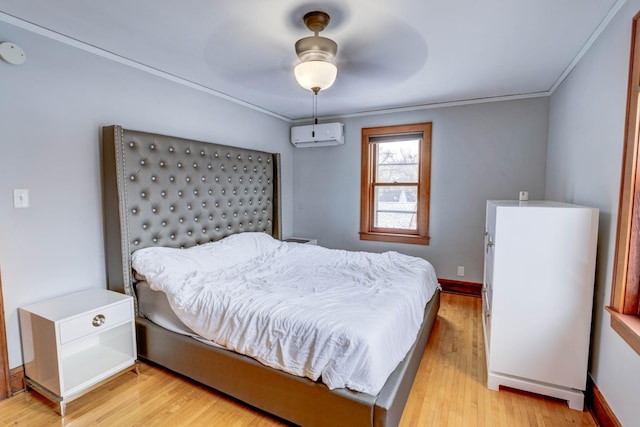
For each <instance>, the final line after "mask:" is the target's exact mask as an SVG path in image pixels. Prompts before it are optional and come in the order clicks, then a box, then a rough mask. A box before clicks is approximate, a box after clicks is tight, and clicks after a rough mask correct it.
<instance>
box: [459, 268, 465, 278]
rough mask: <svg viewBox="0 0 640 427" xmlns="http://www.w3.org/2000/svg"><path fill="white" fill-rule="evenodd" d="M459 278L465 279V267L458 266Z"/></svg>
mask: <svg viewBox="0 0 640 427" xmlns="http://www.w3.org/2000/svg"><path fill="white" fill-rule="evenodd" d="M458 276H460V277H464V267H463V266H461V265H459V266H458Z"/></svg>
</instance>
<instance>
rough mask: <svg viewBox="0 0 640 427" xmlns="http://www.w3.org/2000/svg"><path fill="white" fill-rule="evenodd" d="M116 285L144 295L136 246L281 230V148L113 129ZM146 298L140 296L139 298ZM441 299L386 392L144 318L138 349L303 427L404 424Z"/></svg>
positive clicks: (108, 203)
mask: <svg viewBox="0 0 640 427" xmlns="http://www.w3.org/2000/svg"><path fill="white" fill-rule="evenodd" d="M102 148H103V150H102V151H103V159H102V160H103V162H102V163H103V189H104V197H103V200H104V212H105V219H104V221H105V244H106V258H107V259H106V262H107V276H108V287H109V289H111V290H115V291H119V292H124V293H127V294H129V295H132V296H133V297H134V301H135V298H136V294H135V278H134V277H133V274H132V270H131V253H132V252H133V251H135V250H136V249H140V248H144V247H149V246H169V247H190V246H194V245H196V244H201V243H206V242H210V241H216V240H219V239H221V238H223V237H225V236H228V235H231V234H234V233H239V232H245V231H261V232H266V233H269V234H270V235H272V236H273V237H275V238H278V239H281V238H282V235H281V216H280V215H281V214H280V182H279V179H280V156H279V155H278V154H272V153H267V152H263V151H257V150H250V149H245V148H238V147H230V146H225V145H220V144H212V143H206V142H200V141H192V140H186V139H182V138H175V137H169V136H164V135H157V134H153V133H147V132H140V131H132V130H126V129H123V128H122V127H120V126H109V127H105V128H103V133H102ZM136 306H137V305H136ZM439 306H440V294H439V292H438V291H437V292H436V294H435V295H434V296H433V298H432V299H431V301H430V302H429V303H428V304H427V307H426V309H425V317H424V321H423V324H422V328H421V330H420V332H419V335H418V337H417V339H416V342H415V344H414V345H413V347H412V348H411V350H410V351H409V353H408V354H407V356H406V357H405V359H404V360H403V361H402V362H401V363H400V364H399V365H398V367H397V368H396V369H395V371H394V372H393V373H392V374H391V375H390V377H389V379H388V380H387V382H386V384H385V385H384V387H383V388H382V390H381V391H380V393H379V394H378V395H376V396H373V395H370V394H366V393H359V392H354V391H351V390H348V389H336V390H329V389H328V388H327V387H326V386H325V385H324V384H323V383H321V382H316V381H312V380H310V379H307V378H302V377H297V376H294V375H290V374H287V373H285V372H282V371H279V370H276V369H273V368H269V367H267V366H264V365H262V364H260V363H259V362H257V361H255V360H254V359H252V358H250V357H247V356H243V355H240V354H237V353H234V352H232V351H228V350H225V349H221V348H217V347H213V346H210V345H207V344H204V343H202V342H199V341H198V340H195V339H193V338H191V337H188V336H184V335H180V334H177V333H174V332H171V331H168V330H166V329H164V328H162V327H160V326H158V325H156V324H154V323H152V322H150V321H149V320H147V319H145V318H142V317H137V318H136V331H137V345H138V356H139V357H140V358H142V359H146V360H148V361H150V362H153V363H156V364H159V365H161V366H164V367H166V368H168V369H170V370H172V371H175V372H177V373H179V374H182V375H185V376H187V377H189V378H191V379H194V380H196V381H198V382H200V383H203V384H205V385H207V386H210V387H212V388H214V389H216V390H218V391H220V392H223V393H225V394H227V395H230V396H232V397H234V398H237V399H239V400H241V401H243V402H245V403H247V404H249V405H252V406H254V407H256V408H259V409H262V410H264V411H266V412H269V413H271V414H274V415H276V416H278V417H280V418H283V419H285V420H287V421H290V422H293V423H295V424H299V425H303V426H327V425H331V426H376V427H378V426H396V425H398V423H399V421H400V418H401V416H402V411H403V409H404V406H405V403H406V400H407V397H408V395H409V391H410V389H411V386H412V384H413V379H414V377H415V374H416V371H417V369H418V365H419V364H420V360H421V358H422V354H423V352H424V348H425V346H426V344H427V340H428V338H429V334H430V332H431V329H432V327H433V324H434V322H435V319H436V315H437V312H438V308H439Z"/></svg>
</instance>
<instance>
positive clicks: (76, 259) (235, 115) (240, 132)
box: [0, 22, 293, 368]
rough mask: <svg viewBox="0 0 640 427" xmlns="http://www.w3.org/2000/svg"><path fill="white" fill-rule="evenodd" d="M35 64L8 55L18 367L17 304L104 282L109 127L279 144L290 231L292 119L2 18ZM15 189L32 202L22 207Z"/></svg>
mask: <svg viewBox="0 0 640 427" xmlns="http://www.w3.org/2000/svg"><path fill="white" fill-rule="evenodd" d="M0 40H2V41H12V42H14V43H17V44H18V45H20V46H21V47H22V48H23V49H24V50H25V52H26V54H27V62H26V63H25V64H24V65H22V66H20V67H16V66H12V65H9V64H7V63H4V62H2V61H0V130H1V131H2V134H1V136H0V268H1V269H2V285H3V291H4V304H5V316H6V320H7V339H8V345H9V365H10V367H12V368H13V367H16V366H18V365H20V364H22V355H21V350H20V339H19V329H18V318H17V308H18V307H19V306H22V305H26V304H29V303H33V302H36V301H40V300H43V299H46V298H49V297H51V296H54V295H60V294H64V293H69V292H72V291H74V290H80V289H84V288H89V287H105V286H106V278H105V260H104V238H103V221H102V204H101V203H102V201H101V181H100V180H101V177H100V154H99V153H100V151H99V131H100V128H101V126H105V125H110V124H120V125H123V126H124V127H127V128H130V129H138V130H146V131H152V132H157V133H162V134H167V135H175V136H180V137H185V138H191V139H197V140H203V141H211V142H217V143H222V144H227V145H236V146H243V147H252V148H256V149H260V150H265V151H272V152H281V153H282V155H283V175H284V189H283V199H284V205H285V206H284V207H285V209H284V227H283V228H284V232H285V233H288V232H290V230H292V226H293V219H292V208H293V201H292V200H293V199H292V195H293V185H292V176H293V175H292V174H293V170H292V167H293V166H292V162H293V147H292V146H291V144H289V142H288V140H289V136H288V135H289V124H288V123H286V122H283V121H281V120H278V119H275V118H273V117H271V116H268V115H265V114H262V113H259V112H256V111H253V110H249V109H247V108H244V107H241V106H239V105H237V104H233V103H230V102H227V101H224V100H222V99H220V98H217V97H214V96H211V95H208V94H205V93H202V92H199V91H196V90H193V89H189V88H186V87H184V86H181V85H179V84H176V83H172V82H169V81H167V80H164V79H162V78H159V77H155V76H151V75H150V74H147V73H144V72H142V71H138V70H135V69H133V68H129V67H127V66H125V65H122V64H119V63H116V62H112V61H109V60H106V59H103V58H101V57H99V56H96V55H93V54H90V53H87V52H84V51H82V50H79V49H76V48H73V47H70V46H67V45H65V44H62V43H60V42H56V41H53V40H50V39H46V38H44V37H42V36H39V35H36V34H33V33H30V32H27V31H24V30H21V29H18V28H16V27H13V26H11V25H9V24H6V23H2V22H0ZM14 188H27V189H29V191H30V198H31V207H30V208H27V209H14V208H13V200H12V197H13V196H12V192H13V189H14Z"/></svg>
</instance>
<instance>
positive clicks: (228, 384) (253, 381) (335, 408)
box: [136, 291, 440, 427]
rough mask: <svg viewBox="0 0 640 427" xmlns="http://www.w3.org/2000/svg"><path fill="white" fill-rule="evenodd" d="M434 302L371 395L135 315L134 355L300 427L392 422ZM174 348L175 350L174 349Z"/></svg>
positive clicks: (432, 319)
mask: <svg viewBox="0 0 640 427" xmlns="http://www.w3.org/2000/svg"><path fill="white" fill-rule="evenodd" d="M439 306H440V293H439V291H436V293H435V294H434V296H433V297H432V299H431V301H430V302H429V303H428V304H427V307H426V310H425V318H424V321H423V324H422V327H421V329H420V333H419V335H418V339H417V340H416V342H415V344H414V345H413V347H412V348H411V350H409V353H407V356H406V357H405V359H404V360H403V361H402V362H401V363H400V364H399V365H398V367H397V368H396V369H395V371H394V372H393V373H392V374H391V375H390V376H389V379H388V380H387V382H386V383H385V385H384V387H383V388H382V390H381V391H380V393H379V394H378V395H377V396H372V395H370V394H365V393H359V392H355V391H351V390H348V389H337V390H329V389H328V388H327V386H326V385H324V384H323V383H321V382H317V381H312V380H310V379H308V378H302V377H297V376H294V375H291V374H287V373H286V372H282V371H278V370H275V369H272V368H269V367H267V366H265V365H262V364H261V363H259V362H257V361H256V360H254V359H252V358H250V357H247V356H243V355H241V354H238V353H234V352H232V351H228V350H225V349H222V348H219V347H213V346H211V345H208V344H204V343H202V342H200V341H198V340H196V339H194V338H191V337H188V336H185V335H180V334H177V333H175V332H171V331H169V330H167V329H164V328H162V327H160V326H158V325H156V324H155V323H153V322H151V321H149V320H147V319H144V318H142V317H138V318H137V319H136V330H137V337H138V355H139V357H141V358H143V359H145V360H148V361H151V362H153V363H157V364H159V365H161V366H163V367H166V368H168V369H170V370H172V371H174V372H176V373H179V374H181V375H184V376H186V377H189V378H191V379H194V380H196V381H198V382H200V383H202V384H205V385H207V386H209V387H212V388H214V389H216V390H218V391H221V392H223V393H225V394H228V395H230V396H232V397H235V398H237V399H239V400H241V401H243V402H245V403H247V404H249V405H251V406H254V407H256V408H259V409H262V410H264V411H266V412H269V413H271V414H273V415H276V416H278V417H280V418H283V419H285V420H287V421H291V422H293V423H295V424H299V425H302V426H345V427H347V426H349V427H357V426H376V427H381V426H397V425H398V423H399V422H400V418H401V417H402V412H403V410H404V406H405V404H406V401H407V398H408V396H409V392H410V390H411V386H412V384H413V379H414V378H415V375H416V372H417V370H418V366H419V365H420V361H421V359H422V355H423V353H424V349H425V347H426V344H427V341H428V339H429V335H430V333H431V330H432V328H433V325H434V323H435V320H436V317H437V313H438V308H439ZM176 349H180V350H179V351H176Z"/></svg>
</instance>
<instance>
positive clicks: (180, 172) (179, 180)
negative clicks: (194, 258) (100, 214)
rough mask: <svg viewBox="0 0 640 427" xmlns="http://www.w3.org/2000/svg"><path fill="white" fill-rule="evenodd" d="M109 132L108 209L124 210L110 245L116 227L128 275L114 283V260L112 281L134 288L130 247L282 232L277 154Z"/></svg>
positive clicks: (106, 130)
mask: <svg viewBox="0 0 640 427" xmlns="http://www.w3.org/2000/svg"><path fill="white" fill-rule="evenodd" d="M103 135H104V138H103V145H104V153H105V154H104V157H105V158H104V161H105V168H104V170H105V192H106V194H105V212H106V214H107V215H110V214H112V213H114V212H118V213H119V218H120V221H119V227H115V226H112V225H111V224H112V222H113V221H111V220H107V221H106V223H107V234H108V236H107V246H108V248H107V249H108V252H109V253H112V252H113V249H114V247H115V245H114V239H113V238H112V237H111V236H109V234H110V233H112V232H116V234H117V235H119V236H120V239H119V240H120V250H121V260H120V261H121V265H122V275H123V276H124V277H123V279H124V283H122V284H121V285H118V284H114V283H113V282H114V280H115V279H116V277H115V275H114V273H113V271H112V270H113V269H112V268H111V265H110V266H109V283H110V284H109V287H110V288H112V289H116V290H121V289H118V288H119V287H124V289H125V290H126V292H127V293H130V294H133V290H132V276H131V275H130V273H131V272H130V255H131V252H133V251H134V250H136V249H140V248H144V247H147V246H170V247H177V248H181V247H190V246H194V245H196V244H201V243H205V242H209V241H215V240H219V239H221V238H222V237H225V236H227V235H230V234H233V233H238V232H244V231H262V232H267V233H269V234H271V235H273V236H274V237H277V238H279V237H281V236H280V228H279V225H280V219H279V215H280V212H279V211H278V207H279V205H278V204H275V206H274V204H273V203H271V200H272V199H273V198H277V199H278V200H279V194H278V192H279V187H278V185H274V184H277V183H278V176H279V169H278V168H279V156H278V155H277V154H270V153H265V152H261V151H256V150H249V149H244V148H237V147H230V146H224V145H219V144H211V143H205V142H199V141H191V140H186V139H181V138H174V137H169V136H163V135H156V134H151V133H146V132H139V131H131V130H126V129H122V128H121V127H119V126H111V127H108V128H104V129H103ZM272 159H274V161H273V162H272V161H271V160H272ZM114 182H115V183H116V184H117V185H114ZM114 187H115V190H114ZM109 192H110V193H109ZM114 192H116V193H117V197H113V193H114ZM114 205H115V206H114ZM245 205H248V206H260V209H254V210H251V209H250V210H246V209H244V206H245ZM107 261H108V264H111V263H112V262H114V261H113V256H110V257H108V260H107Z"/></svg>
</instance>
